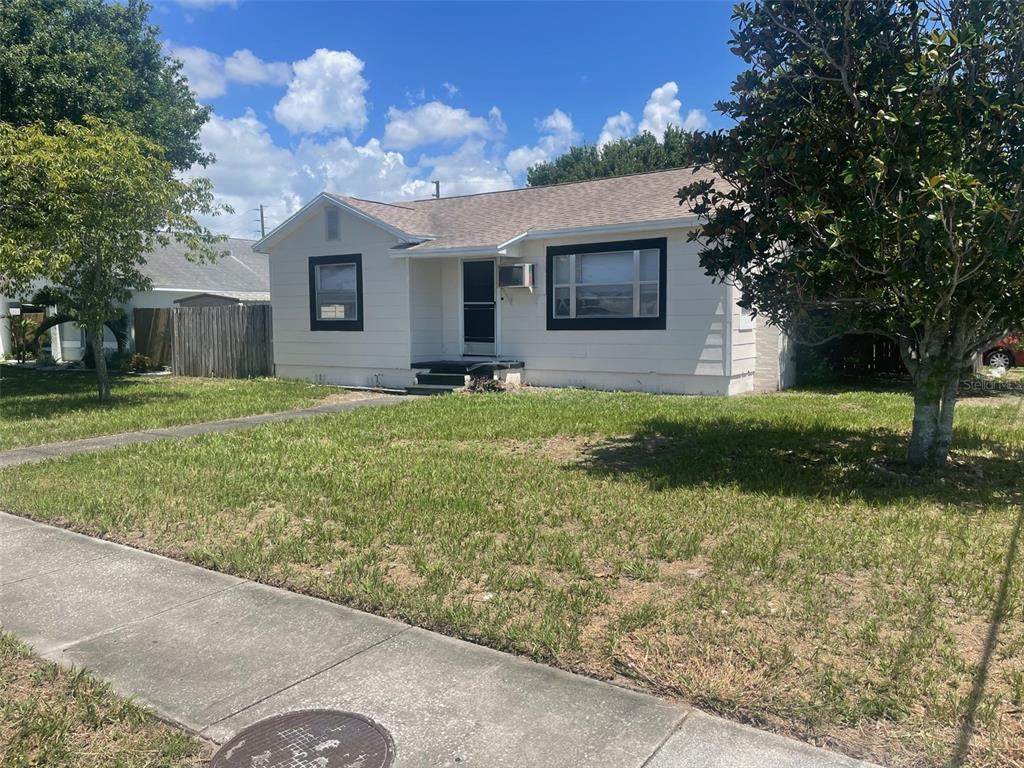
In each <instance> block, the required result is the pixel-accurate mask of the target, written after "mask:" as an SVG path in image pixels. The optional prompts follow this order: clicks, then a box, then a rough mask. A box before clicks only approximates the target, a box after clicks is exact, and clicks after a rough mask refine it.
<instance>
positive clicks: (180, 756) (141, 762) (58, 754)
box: [0, 632, 210, 768]
mask: <svg viewBox="0 0 1024 768" xmlns="http://www.w3.org/2000/svg"><path fill="white" fill-rule="evenodd" d="M209 757H210V749H209V748H208V746H207V745H205V744H203V743H202V742H200V741H198V740H197V739H194V738H193V737H192V736H190V735H188V734H186V733H184V732H183V731H179V730H177V729H176V728H172V727H171V726H169V725H166V724H165V723H162V722H160V721H158V720H156V719H154V718H153V717H152V716H151V715H150V714H149V712H147V711H146V710H145V709H143V708H142V707H139V706H138V705H136V704H133V703H132V702H130V701H128V700H126V699H123V698H121V697H119V696H117V695H115V694H114V693H113V692H112V691H111V689H110V687H109V686H108V685H107V684H105V683H103V682H101V681H99V680H97V679H96V678H95V677H93V676H92V675H89V674H88V673H85V672H82V671H78V670H70V669H63V668H60V667H58V666H57V665H55V664H52V663H50V662H47V661H42V660H40V659H38V658H36V657H35V656H33V655H32V653H31V652H30V651H29V650H28V648H26V647H25V646H24V645H22V644H21V643H19V642H18V641H17V640H15V639H14V638H13V637H12V636H11V635H9V634H6V633H2V632H0V765H3V766H9V767H10V768H21V766H25V767H26V768H28V766H41V767H42V766H45V768H121V767H123V766H131V767H132V768H135V767H136V766H160V767H161V768H198V766H202V765H206V764H207V762H208V760H209Z"/></svg>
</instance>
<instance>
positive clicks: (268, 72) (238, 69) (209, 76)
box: [165, 43, 291, 99]
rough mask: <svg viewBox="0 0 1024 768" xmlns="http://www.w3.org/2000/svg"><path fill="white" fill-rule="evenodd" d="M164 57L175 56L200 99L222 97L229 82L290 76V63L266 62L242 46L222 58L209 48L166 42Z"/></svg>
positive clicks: (271, 81)
mask: <svg viewBox="0 0 1024 768" xmlns="http://www.w3.org/2000/svg"><path fill="white" fill-rule="evenodd" d="M165 51H166V53H167V55H168V56H171V57H172V58H175V59H178V60H179V61H180V62H181V64H182V67H181V69H182V72H183V73H184V75H185V77H187V78H188V82H189V85H190V86H191V87H192V90H193V91H195V93H196V96H198V97H199V98H200V99H214V98H216V97H218V96H223V95H224V93H225V92H226V91H227V86H228V82H229V81H233V82H238V83H245V84H247V85H256V84H261V83H268V84H272V85H284V84H285V83H287V82H288V79H289V77H290V76H291V66H290V65H288V64H286V63H284V62H268V61H263V60H262V59H260V58H259V57H257V56H256V55H255V54H254V53H253V52H252V51H250V50H248V49H246V48H243V49H242V50H240V51H235V52H234V53H233V54H231V55H230V56H228V58H227V59H226V60H225V59H223V58H221V57H220V56H219V55H217V54H216V53H214V52H213V51H208V50H206V49H205V48H197V47H195V46H179V45H175V44H174V43H167V44H166V45H165Z"/></svg>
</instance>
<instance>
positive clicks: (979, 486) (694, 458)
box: [577, 418, 1022, 505]
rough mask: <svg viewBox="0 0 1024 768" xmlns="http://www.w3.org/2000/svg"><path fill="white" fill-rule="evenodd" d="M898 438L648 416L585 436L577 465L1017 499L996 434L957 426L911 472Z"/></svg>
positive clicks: (847, 493)
mask: <svg viewBox="0 0 1024 768" xmlns="http://www.w3.org/2000/svg"><path fill="white" fill-rule="evenodd" d="M906 439H907V438H906V435H905V434H901V433H897V432H894V431H891V430H888V429H881V428H875V429H869V430H865V429H860V430H856V429H849V428H844V427H837V426H830V425H800V426H796V425H793V426H779V425H778V423H777V422H771V423H769V422H752V421H750V420H743V421H740V420H735V419H728V418H716V419H713V420H687V421H685V422H681V421H671V420H660V419H657V420H650V421H647V422H645V423H644V424H643V425H642V427H641V428H640V429H638V430H637V431H636V432H634V433H633V434H632V435H629V436H625V437H619V438H610V439H608V440H604V441H601V442H599V443H596V444H594V445H591V446H589V447H588V448H587V449H586V450H585V451H584V452H583V456H582V460H581V461H580V462H579V463H578V465H577V466H578V467H579V468H580V469H581V470H582V471H585V472H588V473H592V474H595V475H599V476H604V477H622V476H627V475H628V476H633V477H636V478H640V479H642V480H644V481H645V482H646V483H647V484H648V486H649V487H650V488H651V489H652V490H667V489H672V488H679V487H700V486H731V487H738V488H740V489H742V490H744V491H746V492H749V493H760V494H767V495H784V496H798V497H812V498H848V497H857V498H863V499H865V500H869V501H875V502H879V503H886V502H894V501H899V500H902V499H913V498H917V499H932V500H936V501H941V502H946V503H950V502H951V503H959V504H964V505H979V504H985V503H989V502H992V501H996V500H999V501H1003V502H1012V501H1019V500H1021V490H1022V489H1021V488H1020V487H1019V484H1020V457H1019V456H1015V455H1011V454H1012V452H1011V451H1009V450H1008V449H1007V446H1006V445H1005V444H1003V443H1000V442H999V441H997V440H992V439H988V438H985V437H982V436H979V435H976V434H972V433H970V432H968V431H966V430H964V431H962V432H961V434H960V435H959V437H958V440H957V444H956V451H957V453H956V454H955V456H954V458H953V459H952V461H951V462H950V465H949V467H947V468H946V469H944V470H941V471H939V472H929V473H913V472H911V471H910V470H909V468H908V467H907V465H906V463H905V460H904V458H903V457H904V456H905V452H906ZM968 454H969V455H968Z"/></svg>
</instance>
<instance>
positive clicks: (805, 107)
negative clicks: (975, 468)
mask: <svg viewBox="0 0 1024 768" xmlns="http://www.w3.org/2000/svg"><path fill="white" fill-rule="evenodd" d="M734 21H735V22H736V24H737V27H736V31H735V32H734V36H733V39H732V41H731V44H732V49H733V51H734V52H735V53H736V54H737V55H739V56H740V57H742V59H743V61H744V62H746V64H747V67H748V68H747V70H746V71H745V72H743V73H742V74H740V75H739V77H738V78H737V79H736V81H735V82H734V84H733V88H732V98H731V99H730V100H728V101H724V102H722V103H720V104H719V105H718V109H719V110H720V111H722V112H723V113H724V114H726V115H728V116H729V117H732V118H733V119H735V120H736V121H737V122H736V125H735V127H734V128H732V129H731V130H729V131H727V132H724V133H716V134H707V135H702V136H700V137H699V138H698V139H697V140H696V141H695V147H694V150H695V152H696V153H697V154H699V155H704V156H706V157H707V158H709V160H710V164H711V165H712V167H713V168H714V169H715V170H716V171H717V172H718V174H719V175H720V176H721V177H723V178H724V180H725V181H726V182H728V184H727V185H722V184H720V185H717V186H713V185H712V184H710V183H699V184H695V185H691V186H690V187H687V188H686V189H683V190H680V192H679V196H680V198H682V201H684V202H685V201H689V202H691V203H692V204H694V205H695V206H696V211H697V212H698V213H699V214H701V215H703V216H704V217H706V218H707V224H706V226H704V227H703V229H702V232H701V233H700V238H701V242H702V244H703V248H702V250H701V256H700V258H701V264H702V265H703V267H704V268H705V270H706V271H707V272H708V274H710V275H713V276H716V277H718V278H722V279H726V280H729V281H734V282H735V283H737V284H738V285H739V286H740V288H741V291H742V302H741V303H742V304H743V305H744V306H747V307H753V308H754V309H755V310H756V311H757V312H758V313H760V314H762V315H765V316H766V317H767V318H768V319H769V320H770V321H771V322H773V323H775V324H778V325H780V326H782V327H784V328H786V329H787V330H789V331H790V332H791V333H793V334H795V336H796V337H797V339H798V340H803V341H815V340H821V339H824V338H825V337H827V336H829V335H830V334H835V333H841V332H844V331H874V332H878V333H883V334H886V335H888V336H890V337H891V338H893V339H895V340H897V341H898V342H899V344H900V346H901V349H902V351H903V355H904V361H905V363H906V365H907V367H908V369H909V371H910V373H911V375H912V377H913V380H914V385H915V415H914V428H913V434H912V437H911V444H910V453H909V458H910V462H911V464H912V465H914V466H925V465H939V464H942V463H943V462H945V460H946V457H947V455H948V452H949V447H950V442H951V439H952V424H953V412H954V408H955V404H956V395H957V388H958V379H959V377H960V376H961V374H962V372H963V371H964V369H965V367H966V366H968V365H969V364H970V362H971V360H972V357H973V355H974V354H975V353H976V352H977V351H978V350H980V349H982V348H984V347H985V346H986V345H987V344H989V343H990V342H991V340H993V339H994V338H997V337H999V336H1001V335H1002V334H1004V333H1006V331H1007V330H1008V329H1010V328H1012V327H1019V325H1020V324H1021V321H1022V318H1024V196H1022V184H1024V3H1020V2H1019V1H1018V0H987V1H986V2H977V1H974V0H906V1H905V2H904V1H903V0H839V1H838V2H819V1H818V0H787V1H785V2H780V1H777V0H767V1H765V2H759V3H757V4H753V5H752V4H749V3H744V4H741V5H738V6H737V7H736V9H735V11H734Z"/></svg>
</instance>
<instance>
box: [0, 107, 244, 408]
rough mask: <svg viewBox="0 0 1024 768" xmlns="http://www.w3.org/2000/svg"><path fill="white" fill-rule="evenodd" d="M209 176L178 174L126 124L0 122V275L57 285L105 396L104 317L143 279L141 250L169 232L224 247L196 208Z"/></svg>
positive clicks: (199, 249) (211, 253)
mask: <svg viewBox="0 0 1024 768" xmlns="http://www.w3.org/2000/svg"><path fill="white" fill-rule="evenodd" d="M217 210H218V209H217V206H216V205H215V204H214V202H213V193H212V189H211V186H210V182H209V181H208V180H207V179H192V180H191V181H182V180H180V179H177V178H175V177H174V176H173V175H172V173H171V162H170V161H169V160H167V159H166V158H165V156H164V151H163V148H162V147H160V146H159V145H157V144H156V143H154V142H152V141H150V140H148V139H144V138H142V137H140V136H138V135H136V134H135V133H132V132H131V131H129V130H126V129H124V128H121V127H119V126H116V125H113V124H111V123H107V122H104V121H102V120H98V119H96V118H90V117H87V118H85V123H84V125H76V124H74V123H71V122H67V121H61V122H58V123H56V124H55V125H54V126H53V130H52V131H50V130H48V129H47V128H46V127H44V126H43V125H42V124H38V123H36V124H31V125H27V126H22V127H15V126H12V125H9V124H6V123H0V274H6V275H9V276H10V275H14V276H19V275H20V276H21V278H22V280H23V281H24V280H27V279H31V278H35V277H37V276H41V277H42V278H44V279H46V280H48V281H50V282H52V283H53V284H55V285H56V286H58V287H59V288H60V293H61V297H62V301H61V304H62V305H66V306H68V307H71V308H73V311H74V313H75V315H76V318H77V322H78V324H79V325H80V326H82V327H83V328H84V330H85V332H86V336H87V338H88V339H89V344H90V346H91V347H92V348H93V351H94V354H95V357H96V373H97V376H98V379H99V393H100V398H101V399H105V398H107V397H108V396H109V382H108V380H107V374H106V366H105V364H104V358H103V351H102V339H103V326H104V324H105V323H106V322H108V321H109V320H111V319H112V318H115V317H116V316H117V314H118V313H119V312H120V309H119V308H118V306H117V305H118V304H119V303H123V302H125V301H127V299H128V298H129V295H130V292H131V291H133V290H134V291H144V290H146V289H148V288H149V286H150V283H149V279H148V278H147V277H146V276H145V274H144V273H143V272H142V266H143V265H144V264H145V254H146V253H147V252H149V251H150V250H152V249H153V247H154V245H155V244H157V243H159V244H161V245H164V244H167V243H168V242H170V240H171V239H174V240H176V241H178V242H181V243H184V244H185V245H186V247H187V249H188V251H189V253H190V256H191V257H192V258H194V259H197V260H203V259H212V258H215V257H217V256H220V255H223V254H224V251H223V250H222V249H218V247H217V244H218V242H220V241H221V240H223V237H220V236H217V235H213V234H212V233H210V232H209V231H208V230H207V229H205V228H204V227H202V226H201V225H200V224H199V223H197V222H196V220H195V218H193V217H194V215H195V214H197V213H201V214H213V213H216V212H217Z"/></svg>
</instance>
